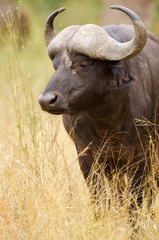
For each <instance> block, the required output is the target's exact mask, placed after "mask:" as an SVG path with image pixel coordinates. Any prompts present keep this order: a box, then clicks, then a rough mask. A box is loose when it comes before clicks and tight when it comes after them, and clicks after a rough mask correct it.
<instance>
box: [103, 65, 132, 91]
mask: <svg viewBox="0 0 159 240" xmlns="http://www.w3.org/2000/svg"><path fill="white" fill-rule="evenodd" d="M135 79H136V78H135V77H134V76H133V75H132V74H131V73H129V72H128V71H127V70H125V69H124V68H123V67H122V66H120V65H119V66H109V67H108V78H107V85H108V87H109V88H113V89H118V88H121V87H124V86H127V85H129V84H130V83H131V82H132V81H134V80H135Z"/></svg>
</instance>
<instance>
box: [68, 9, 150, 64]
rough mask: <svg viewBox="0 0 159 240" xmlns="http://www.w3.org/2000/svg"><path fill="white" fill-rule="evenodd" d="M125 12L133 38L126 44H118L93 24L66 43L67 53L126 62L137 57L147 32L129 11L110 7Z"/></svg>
mask: <svg viewBox="0 0 159 240" xmlns="http://www.w3.org/2000/svg"><path fill="white" fill-rule="evenodd" d="M111 8H112V9H118V10H121V11H123V12H125V13H126V14H127V15H128V16H129V17H130V18H131V20H132V22H133V25H134V29H135V36H134V38H133V39H132V40H130V41H128V42H124V43H121V42H118V41H116V40H115V39H114V38H112V37H111V36H110V35H109V34H108V32H107V31H106V30H105V29H103V28H101V27H99V26H97V25H94V24H87V25H84V26H82V27H81V28H80V29H79V30H78V31H77V32H75V34H74V35H73V37H72V38H71V39H70V41H69V43H68V49H69V51H75V52H78V53H81V54H84V55H87V56H89V57H90V58H96V59H101V60H112V61H119V60H127V59H130V58H132V57H134V56H135V55H137V54H138V53H139V52H140V51H141V50H142V48H143V47H144V46H145V44H146V41H147V31H146V29H145V26H144V24H143V23H142V21H141V20H140V18H139V17H138V16H137V15H136V14H135V13H134V12H133V11H131V10H130V9H128V8H126V7H122V6H111Z"/></svg>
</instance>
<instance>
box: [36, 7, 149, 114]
mask: <svg viewBox="0 0 159 240" xmlns="http://www.w3.org/2000/svg"><path fill="white" fill-rule="evenodd" d="M111 8H114V9H118V10H121V11H123V12H125V13H126V14H127V15H128V16H129V17H130V18H131V20H132V22H133V25H134V30H135V34H134V37H133V39H132V40H130V41H126V42H120V41H117V40H116V39H115V38H113V37H112V36H110V34H109V33H108V31H107V30H106V29H104V28H102V27H99V26H97V25H94V24H87V25H84V26H77V25H74V26H70V27H68V28H65V29H64V30H63V31H61V32H60V33H59V34H57V35H56V33H55V30H54V26H53V22H54V18H55V17H56V16H57V15H58V14H59V13H60V12H62V11H64V10H65V8H61V9H59V10H57V11H55V12H53V13H52V14H51V15H50V16H49V17H48V19H47V21H46V24H45V30H44V38H45V42H46V45H47V49H48V55H49V57H50V58H51V60H52V61H53V66H54V69H55V72H54V74H53V75H52V77H51V79H50V82H49V83H48V85H47V87H46V89H45V90H44V91H43V93H42V94H41V95H40V97H39V103H40V105H41V107H42V109H43V110H44V111H47V112H49V113H52V114H62V113H67V114H74V113H76V112H79V111H83V110H84V109H86V107H87V108H88V107H89V106H90V105H92V104H96V102H97V99H98V102H100V100H101V101H102V97H103V96H104V95H105V94H109V92H110V88H115V89H117V88H119V87H122V86H124V85H128V84H129V83H130V82H131V81H132V80H133V79H134V77H133V76H132V75H131V74H130V73H129V72H128V71H127V70H125V69H124V68H123V65H122V64H121V62H120V61H121V60H124V61H125V60H128V59H130V58H133V57H134V56H136V55H137V54H138V53H139V52H140V51H141V50H142V48H143V47H144V45H145V43H146V40H147V32H146V29H145V27H144V25H143V23H142V22H141V20H140V18H139V17H138V16H137V15H136V14H135V13H134V12H132V11H131V10H129V9H127V8H125V7H120V6H112V7H111Z"/></svg>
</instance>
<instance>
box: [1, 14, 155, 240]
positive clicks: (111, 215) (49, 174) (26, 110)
mask: <svg viewBox="0 0 159 240" xmlns="http://www.w3.org/2000/svg"><path fill="white" fill-rule="evenodd" d="M19 11H20V10H19ZM16 21H17V23H16V25H15V24H11V22H10V20H9V22H7V21H6V24H7V34H6V37H5V39H4V41H3V42H4V45H3V46H1V53H2V54H1V56H0V60H1V66H2V67H1V68H0V76H1V79H0V81H1V89H0V96H1V100H0V112H1V114H0V116H1V120H0V132H1V134H0V239H2V240H9V239H11V240H18V239H20V240H22V239H28V240H31V239H36V240H37V239H39V240H40V239H42V240H44V239H50V240H51V239H52V240H56V239H57V240H91V239H92V240H99V239H100V240H104V239H106V240H107V239H109V240H116V239H118V240H120V239H122V240H124V239H127V240H128V239H135V240H137V239H140V240H150V239H152V240H155V239H156V240H157V239H159V203H158V198H157V201H156V202H155V203H153V204H152V205H151V206H150V207H149V208H148V207H147V205H148V204H147V203H148V200H149V199H148V198H149V195H148V194H147V193H146V192H145V195H144V201H143V206H142V207H141V208H139V207H137V208H136V209H135V210H134V212H133V213H132V214H131V221H130V214H129V207H130V205H131V195H130V194H129V192H128V191H127V188H125V192H123V201H122V203H121V201H120V198H119V196H118V194H117V190H118V189H117V188H118V187H117V184H116V183H117V182H118V175H116V176H115V177H114V179H113V181H112V183H108V182H107V180H106V179H105V178H104V179H103V183H102V184H103V185H104V187H105V188H106V189H107V191H106V195H107V197H109V199H111V205H110V206H109V204H107V202H108V201H107V199H104V196H101V197H100V199H98V203H96V202H93V201H92V199H91V196H90V193H89V191H88V188H87V186H86V183H85V181H84V180H83V176H82V173H81V172H80V170H79V165H78V161H77V155H76V151H75V148H74V145H73V143H72V142H71V140H70V139H69V137H68V136H67V135H66V133H65V130H64V129H63V125H62V121H61V117H56V116H51V115H48V114H47V113H43V112H42V111H41V109H40V107H39V105H38V103H37V97H38V95H39V94H40V91H41V90H42V89H43V87H44V85H45V84H46V81H47V79H48V78H49V75H51V71H52V69H51V67H52V66H49V62H48V60H47V56H46V57H45V50H44V46H43V45H44V44H43V43H42V41H43V39H42V38H41V39H42V40H41V39H39V38H38V39H39V41H37V38H36V36H37V31H38V30H37V26H35V28H34V30H35V35H36V36H35V39H32V40H31V41H32V44H31V45H30V44H29V41H30V39H28V40H26V42H24V45H23V44H21V43H22V39H21V41H20V42H21V43H20V44H19V38H21V36H20V35H19V32H18V30H17V29H18V28H17V27H16V28H15V26H18V24H19V19H17V20H16ZM8 24H9V25H8ZM33 27H34V26H33ZM39 33H40V34H41V36H42V32H40V31H39ZM39 33H38V34H39ZM38 44H39V45H38ZM40 48H42V52H40ZM37 49H39V52H38V53H37ZM43 52H44V53H43ZM37 55H38V56H37ZM39 58H40V59H39ZM50 65H51V64H50ZM150 140H151V141H150V149H151V160H152V163H154V160H155V161H157V160H158V153H157V151H156V150H155V147H154V146H155V144H156V142H155V141H154V139H152V138H150ZM156 168H157V166H155V167H154V168H153V169H154V172H153V174H154V175H155V173H156ZM154 175H153V176H154ZM150 180H151V186H153V190H154V194H156V193H157V188H156V183H155V181H154V178H153V177H151V179H149V181H150ZM125 185H127V178H126V176H125ZM134 201H135V197H134Z"/></svg>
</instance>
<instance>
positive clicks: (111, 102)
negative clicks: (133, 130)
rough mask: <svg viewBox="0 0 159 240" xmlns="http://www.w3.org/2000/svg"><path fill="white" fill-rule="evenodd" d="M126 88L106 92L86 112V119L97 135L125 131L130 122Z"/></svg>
mask: <svg viewBox="0 0 159 240" xmlns="http://www.w3.org/2000/svg"><path fill="white" fill-rule="evenodd" d="M127 90H128V89H127V88H121V89H111V90H108V91H107V92H106V94H105V96H103V97H102V98H101V99H100V100H99V99H98V100H97V101H96V102H94V103H93V105H91V106H90V107H89V109H88V110H87V115H88V118H89V119H90V122H91V123H92V124H93V126H94V128H95V129H96V132H97V133H99V135H101V134H102V135H103V134H105V132H108V131H109V132H119V131H123V129H124V130H125V128H126V124H127V122H128V121H130V118H129V116H130V112H129V110H128V109H129V108H128V105H129V101H128V95H127Z"/></svg>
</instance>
